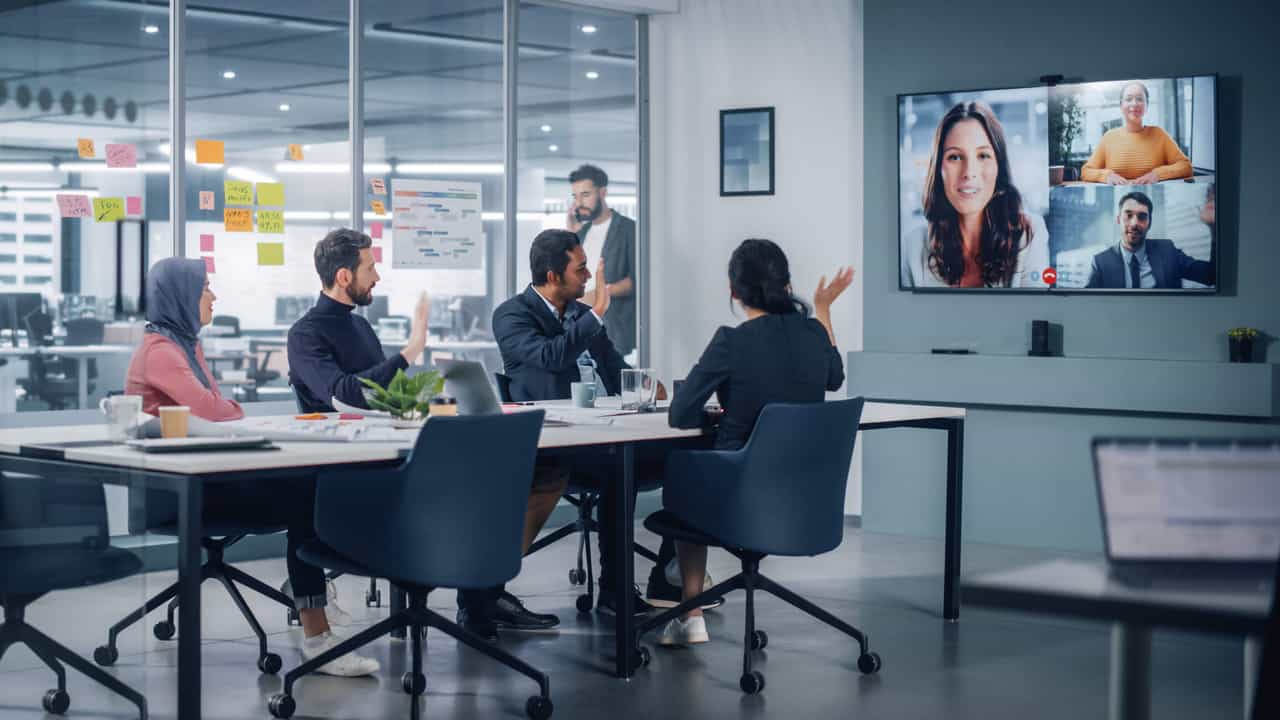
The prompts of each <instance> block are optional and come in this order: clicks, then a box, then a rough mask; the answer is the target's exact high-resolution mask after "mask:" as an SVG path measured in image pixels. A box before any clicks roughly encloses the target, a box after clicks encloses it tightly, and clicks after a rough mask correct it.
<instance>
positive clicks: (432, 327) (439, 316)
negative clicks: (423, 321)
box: [427, 295, 459, 337]
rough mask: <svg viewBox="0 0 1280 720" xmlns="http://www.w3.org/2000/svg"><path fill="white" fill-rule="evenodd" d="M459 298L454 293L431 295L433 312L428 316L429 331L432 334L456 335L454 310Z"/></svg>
mask: <svg viewBox="0 0 1280 720" xmlns="http://www.w3.org/2000/svg"><path fill="white" fill-rule="evenodd" d="M458 300H459V298H457V297H455V296H453V295H433V296H432V297H431V314H430V315H428V316H427V331H428V332H430V333H431V334H432V335H439V336H443V337H456V336H457V328H456V327H455V325H454V316H455V314H454V310H455V309H456V306H457V304H458Z"/></svg>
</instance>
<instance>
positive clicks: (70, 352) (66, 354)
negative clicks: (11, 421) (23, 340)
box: [0, 345, 137, 412]
mask: <svg viewBox="0 0 1280 720" xmlns="http://www.w3.org/2000/svg"><path fill="white" fill-rule="evenodd" d="M136 349H137V346H135V345H37V346H35V347H5V346H0V358H9V359H11V360H12V359H21V358H29V357H35V356H42V357H62V358H71V359H73V360H75V362H76V391H77V394H76V401H77V407H79V408H80V409H82V410H83V409H85V408H86V407H88V404H89V363H88V362H87V361H88V360H91V359H93V358H101V357H106V356H110V355H132V354H133V351H134V350H136ZM14 365H15V363H13V362H9V363H7V364H5V365H4V366H3V367H0V412H16V411H17V400H16V399H15V397H14V393H13V389H14V383H15V381H16V379H17V375H16V373H15V369H14Z"/></svg>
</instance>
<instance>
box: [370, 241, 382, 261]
mask: <svg viewBox="0 0 1280 720" xmlns="http://www.w3.org/2000/svg"><path fill="white" fill-rule="evenodd" d="M369 249H370V250H372V251H373V261H374V262H376V263H380V262H382V247H381V246H378V245H374V246H373V247H371V248H369Z"/></svg>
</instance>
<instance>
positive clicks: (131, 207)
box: [124, 195, 142, 215]
mask: <svg viewBox="0 0 1280 720" xmlns="http://www.w3.org/2000/svg"><path fill="white" fill-rule="evenodd" d="M124 207H125V210H124V211H125V214H126V215H141V214H142V198H140V197H138V196H137V195H130V196H129V197H127V198H125V199H124Z"/></svg>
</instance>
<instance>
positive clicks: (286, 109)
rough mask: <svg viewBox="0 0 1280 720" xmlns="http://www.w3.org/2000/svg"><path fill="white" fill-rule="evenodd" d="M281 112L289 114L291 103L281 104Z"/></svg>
mask: <svg viewBox="0 0 1280 720" xmlns="http://www.w3.org/2000/svg"><path fill="white" fill-rule="evenodd" d="M280 112H289V103H280Z"/></svg>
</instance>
